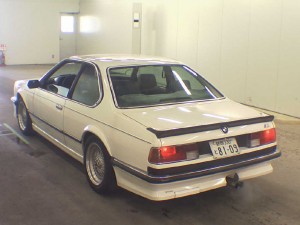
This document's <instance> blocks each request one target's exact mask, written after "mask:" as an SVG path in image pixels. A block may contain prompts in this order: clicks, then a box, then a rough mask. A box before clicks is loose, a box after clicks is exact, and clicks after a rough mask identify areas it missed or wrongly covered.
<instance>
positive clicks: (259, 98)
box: [246, 0, 282, 110]
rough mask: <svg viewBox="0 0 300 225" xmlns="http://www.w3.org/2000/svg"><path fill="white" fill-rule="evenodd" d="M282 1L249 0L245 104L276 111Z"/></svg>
mask: <svg viewBox="0 0 300 225" xmlns="http://www.w3.org/2000/svg"><path fill="white" fill-rule="evenodd" d="M281 2H282V1H281V0H264V1H261V0H252V3H251V21H250V28H249V31H250V37H249V52H248V54H249V56H248V57H249V64H248V70H247V86H246V103H247V104H250V105H255V106H258V107H261V108H267V109H270V110H275V105H276V87H277V77H278V64H279V54H280V52H279V51H280V35H281V33H280V32H281V18H282V13H281V12H282V11H281Z"/></svg>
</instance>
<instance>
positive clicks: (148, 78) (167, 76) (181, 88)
mask: <svg viewBox="0 0 300 225" xmlns="http://www.w3.org/2000/svg"><path fill="white" fill-rule="evenodd" d="M109 77H110V81H111V84H112V89H113V94H114V95H115V98H116V101H117V104H118V106H119V107H141V106H153V105H161V104H166V103H181V102H187V101H205V100H213V99H217V98H221V97H223V95H222V94H221V93H220V92H219V91H218V90H216V89H215V88H214V87H213V86H212V85H211V84H209V83H208V82H207V81H206V80H205V79H203V78H202V77H201V76H200V75H198V74H197V73H195V72H194V71H192V70H191V69H190V68H188V67H186V66H183V65H147V66H130V67H117V68H111V69H109Z"/></svg>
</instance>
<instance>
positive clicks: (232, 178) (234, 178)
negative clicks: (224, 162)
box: [226, 173, 243, 189]
mask: <svg viewBox="0 0 300 225" xmlns="http://www.w3.org/2000/svg"><path fill="white" fill-rule="evenodd" d="M226 182H227V186H229V187H232V188H236V189H238V188H241V187H243V182H242V181H240V178H239V175H238V174H237V173H234V174H231V175H228V176H226Z"/></svg>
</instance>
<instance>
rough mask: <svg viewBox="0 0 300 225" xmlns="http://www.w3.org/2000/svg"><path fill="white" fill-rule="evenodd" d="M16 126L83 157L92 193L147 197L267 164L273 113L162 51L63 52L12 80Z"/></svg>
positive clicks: (231, 178) (195, 189) (230, 179)
mask: <svg viewBox="0 0 300 225" xmlns="http://www.w3.org/2000/svg"><path fill="white" fill-rule="evenodd" d="M14 93H15V95H14V97H13V98H12V100H13V102H14V104H15V108H16V111H15V112H16V116H17V121H18V124H19V127H20V129H21V131H22V132H23V134H25V135H29V134H32V133H33V131H35V132H36V133H38V134H40V135H42V136H44V137H45V138H46V139H48V140H49V141H51V142H52V143H54V144H55V145H57V146H58V147H59V148H61V149H62V150H63V151H65V152H66V153H68V154H69V155H71V156H72V157H74V158H75V159H77V160H79V161H80V162H82V163H83V164H84V166H85V171H86V175H87V179H88V182H89V184H90V186H91V187H92V188H93V189H94V190H95V191H96V192H98V193H101V194H103V193H107V192H108V191H111V190H112V188H113V187H114V186H116V185H118V186H120V187H123V188H125V189H127V190H129V191H131V192H134V193H136V194H138V195H141V196H143V197H145V198H148V199H151V200H157V201H159V200H167V199H172V198H178V197H183V196H187V195H192V194H196V193H200V192H204V191H208V190H211V189H215V188H219V187H223V186H225V185H231V186H238V185H239V184H240V183H241V181H243V180H246V179H249V178H254V177H258V176H261V175H265V174H268V173H270V172H272V170H273V168H272V165H271V160H273V159H275V158H278V157H279V156H280V154H281V153H280V151H279V150H278V149H277V143H276V131H275V125H274V122H273V120H274V117H273V116H270V115H266V114H264V113H261V112H258V111H256V110H254V109H252V108H249V107H247V106H244V105H241V104H239V103H236V102H234V101H232V100H230V99H228V98H226V97H225V96H224V95H223V94H222V93H220V92H219V91H218V90H217V89H216V88H215V87H214V86H213V85H212V84H210V83H209V82H208V81H207V80H205V79H204V78H203V77H202V76H200V75H199V74H198V73H197V72H195V71H194V70H193V69H191V68H189V67H188V66H186V65H184V64H182V63H180V62H177V61H174V60H170V59H163V58H155V57H148V58H147V57H140V56H114V55H106V56H103V55H93V56H82V57H71V58H69V59H65V60H63V61H61V62H60V63H58V64H57V65H56V66H54V67H53V68H52V69H51V70H50V71H49V72H47V73H46V74H45V75H44V76H43V77H42V78H40V79H39V80H21V81H16V82H15V86H14Z"/></svg>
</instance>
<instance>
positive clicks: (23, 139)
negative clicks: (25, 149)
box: [3, 123, 29, 145]
mask: <svg viewBox="0 0 300 225" xmlns="http://www.w3.org/2000/svg"><path fill="white" fill-rule="evenodd" d="M3 125H4V126H5V127H6V128H7V129H9V130H10V131H11V132H12V133H13V134H14V135H16V136H17V137H18V138H19V139H20V140H21V141H22V142H23V143H24V144H26V145H29V142H28V141H27V140H26V139H25V138H23V137H22V136H21V135H20V134H18V133H17V131H15V130H14V129H13V128H12V127H11V126H9V125H8V124H6V123H3Z"/></svg>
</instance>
